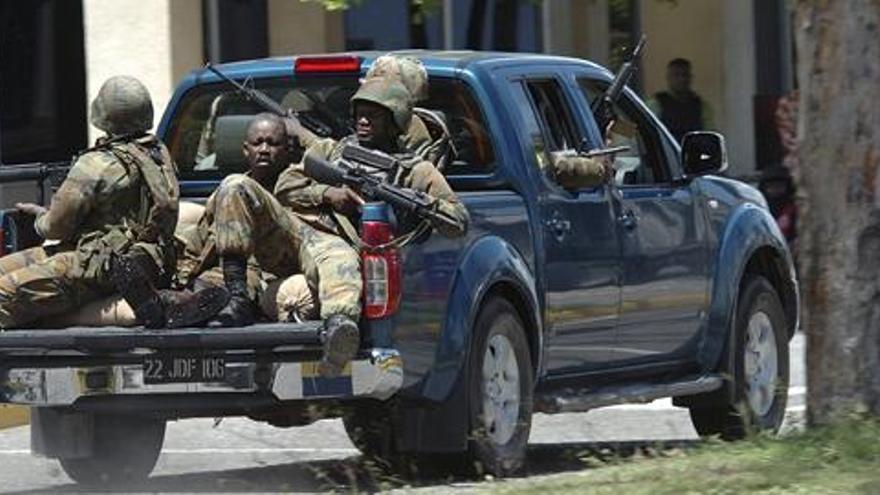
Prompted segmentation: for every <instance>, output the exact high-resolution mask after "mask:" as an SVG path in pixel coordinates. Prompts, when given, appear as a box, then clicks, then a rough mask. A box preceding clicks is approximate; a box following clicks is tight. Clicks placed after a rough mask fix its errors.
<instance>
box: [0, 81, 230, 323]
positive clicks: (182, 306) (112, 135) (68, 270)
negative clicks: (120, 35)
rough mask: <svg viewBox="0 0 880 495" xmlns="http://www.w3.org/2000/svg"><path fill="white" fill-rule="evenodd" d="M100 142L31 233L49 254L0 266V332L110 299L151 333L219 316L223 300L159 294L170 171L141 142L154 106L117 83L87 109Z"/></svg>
mask: <svg viewBox="0 0 880 495" xmlns="http://www.w3.org/2000/svg"><path fill="white" fill-rule="evenodd" d="M91 113H92V115H91V121H92V124H93V125H94V126H95V127H97V128H98V129H101V130H103V131H105V132H106V133H107V135H106V136H104V137H102V138H101V139H99V140H98V144H97V145H96V146H95V147H93V148H90V149H88V150H86V151H85V152H83V153H82V154H80V155H79V157H77V159H76V162H75V163H74V165H73V167H72V168H71V169H70V172H69V174H68V176H67V178H66V179H65V180H64V183H63V184H61V187H60V188H59V189H58V191H57V192H56V193H55V195H54V197H53V198H52V204H51V205H50V207H49V208H45V207H43V206H40V205H36V204H32V203H23V204H19V205H17V207H18V209H19V210H21V211H23V212H25V213H29V214H32V215H35V216H36V221H35V223H34V227H35V230H36V231H37V233H38V234H39V235H41V236H42V237H43V238H45V239H47V240H53V241H57V243H56V244H52V245H46V246H43V247H35V248H31V249H27V250H24V251H21V252H18V253H14V254H10V255H8V256H4V257H3V258H0V330H9V329H14V328H20V327H22V326H26V325H28V324H30V323H32V322H34V321H36V320H38V319H40V318H44V317H51V316H53V315H59V314H62V313H66V312H69V311H70V310H72V309H74V308H77V307H79V306H81V305H82V304H83V303H85V302H88V301H90V300H95V299H99V298H101V297H103V296H105V295H107V294H110V293H113V292H116V293H118V294H121V295H122V297H123V298H125V300H126V301H127V302H128V303H129V305H130V306H131V307H132V308H133V310H134V313H135V315H136V316H137V317H138V319H139V320H140V321H141V323H143V324H144V325H145V326H147V327H150V328H159V327H166V326H168V327H175V326H185V325H189V324H192V323H195V322H198V321H201V320H203V319H205V318H207V316H209V315H210V314H212V313H213V312H215V311H217V309H218V308H217V305H218V304H221V302H222V301H223V300H225V297H224V294H223V293H222V291H217V290H210V291H207V292H200V293H196V294H192V293H188V294H179V293H172V292H170V291H164V292H157V291H156V290H155V289H154V287H155V286H158V287H163V286H164V287H167V286H168V284H169V282H170V279H171V276H172V274H173V272H174V268H175V261H174V260H175V253H174V240H173V232H174V226H175V223H176V221H177V210H178V195H179V191H178V185H177V178H176V176H175V173H176V170H175V167H174V163H173V162H172V160H171V158H170V156H169V155H168V151H167V150H166V148H165V146H164V145H163V144H162V143H161V142H160V141H159V140H158V139H156V137H155V136H153V135H151V134H148V133H147V131H148V130H149V129H150V127H152V125H153V106H152V102H151V100H150V95H149V93H148V92H147V89H146V88H145V87H144V86H143V84H141V83H140V81H138V80H137V79H134V78H132V77H127V76H116V77H113V78H110V79H108V80H107V81H106V82H105V83H104V85H103V86H102V87H101V89H100V91H99V93H98V95H97V97H96V98H95V100H94V101H93V102H92V106H91Z"/></svg>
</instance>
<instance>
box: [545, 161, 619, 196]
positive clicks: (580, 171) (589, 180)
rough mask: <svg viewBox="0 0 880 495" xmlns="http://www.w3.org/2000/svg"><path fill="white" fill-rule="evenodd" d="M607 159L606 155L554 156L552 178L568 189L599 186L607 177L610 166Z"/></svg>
mask: <svg viewBox="0 0 880 495" xmlns="http://www.w3.org/2000/svg"><path fill="white" fill-rule="evenodd" d="M608 160H609V158H607V157H595V158H587V157H583V156H576V155H570V156H554V157H553V160H552V161H553V175H554V180H555V181H556V183H557V184H559V185H560V186H562V187H564V188H565V189H569V190H576V189H583V188H591V187H596V186H599V185H601V184H604V183H605V182H606V181H608V179H609V175H610V172H611V166H610V163H608Z"/></svg>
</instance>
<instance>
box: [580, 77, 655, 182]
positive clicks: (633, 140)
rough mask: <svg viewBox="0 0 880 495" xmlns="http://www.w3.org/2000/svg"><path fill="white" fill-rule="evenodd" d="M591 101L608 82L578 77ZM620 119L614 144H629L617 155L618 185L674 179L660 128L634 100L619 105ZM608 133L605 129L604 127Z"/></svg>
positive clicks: (614, 128)
mask: <svg viewBox="0 0 880 495" xmlns="http://www.w3.org/2000/svg"><path fill="white" fill-rule="evenodd" d="M578 85H579V86H580V88H581V91H582V92H583V94H584V98H586V99H587V101H588V102H593V101H595V99H596V98H598V97H599V96H600V95H601V94H602V93H603V92H604V91H605V88H606V86H607V85H606V84H605V83H600V82H597V81H594V80H590V79H583V78H582V79H578ZM614 110H615V113H616V114H617V120H616V121H615V123H614V125H613V126H612V128H611V130H610V133H609V135H608V136H607V137H608V138H610V141H611V142H610V146H629V150H628V151H625V152H622V153H617V154H616V155H615V156H614V169H615V170H616V173H615V176H614V183H615V185H617V186H631V185H643V184H657V183H663V182H668V181H669V180H670V177H669V172H668V168H667V167H666V165H665V161H664V155H663V151H662V148H661V145H660V141H659V136H658V135H657V131H656V129H655V128H654V127H653V126H651V125H650V123H649V122H648V120H647V119H646V118H645V116H644V115H642V114H641V113H640V112H639V111H638V110H636V109H635V108H634V107H633V106H632V104H631V103H630V102H627V101H626V100H622V101H621V104H618V105H615V108H614ZM602 131H603V132H604V129H602Z"/></svg>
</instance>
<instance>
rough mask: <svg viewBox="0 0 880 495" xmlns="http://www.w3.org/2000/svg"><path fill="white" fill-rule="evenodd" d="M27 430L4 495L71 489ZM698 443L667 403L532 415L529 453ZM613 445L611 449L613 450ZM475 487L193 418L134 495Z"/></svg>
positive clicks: (311, 440)
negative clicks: (37, 453) (151, 494)
mask: <svg viewBox="0 0 880 495" xmlns="http://www.w3.org/2000/svg"><path fill="white" fill-rule="evenodd" d="M803 347H804V346H803V336H802V335H798V336H796V337H795V340H794V341H793V345H792V348H791V372H792V383H791V388H790V390H789V410H788V415H787V417H786V424H785V425H784V428H788V429H790V428H797V427H798V426H799V425H800V424H802V418H803V411H804V391H805V375H804V366H803V358H804V352H803ZM29 434H30V432H29V429H28V428H27V427H19V428H13V429H10V430H6V431H0V492H2V493H9V492H17V493H38V492H39V493H42V492H45V491H49V490H51V491H59V492H76V491H78V487H77V486H76V485H73V484H72V483H71V482H70V480H69V479H68V478H67V476H66V475H65V474H64V472H63V471H61V469H60V467H59V466H58V464H57V463H56V462H55V461H51V460H47V459H38V458H35V457H32V456H31V455H30V453H29V450H28V448H29V447H28V445H29V444H28V442H29ZM696 439H697V436H696V433H695V432H694V430H693V427H692V426H691V424H690V420H689V418H688V414H687V411H686V410H684V409H678V408H674V407H672V404H671V402H670V401H669V400H660V401H655V402H653V403H651V404H647V405H639V406H637V405H624V406H617V407H613V408H606V409H600V410H596V411H591V412H588V413H577V414H560V415H554V416H547V415H543V414H539V415H537V416H536V417H535V420H534V426H533V429H532V436H531V440H530V447H529V460H528V466H529V467H528V471H529V474H530V475H535V474H549V473H554V472H560V471H566V470H573V469H578V468H582V467H583V466H584V463H583V459H584V458H589V457H590V456H600V455H603V454H604V453H607V452H608V451H610V450H612V449H616V452H617V455H628V454H629V453H630V452H633V451H637V450H640V449H650V448H654V447H657V446H658V445H662V444H658V442H669V443H668V444H667V447H669V446H670V445H671V446H677V445H683V446H687V445H688V444H692V443H694V442H695V441H696ZM610 442H613V444H611V443H610ZM450 486H454V487H456V488H459V489H467V488H473V487H474V482H472V481H467V480H448V479H419V480H413V479H409V480H401V479H397V478H393V477H390V476H389V475H387V474H384V473H382V472H381V471H379V470H377V469H375V468H374V467H373V466H370V465H368V464H367V463H366V462H365V461H364V460H363V459H362V458H361V457H360V456H359V455H358V452H357V451H356V450H355V449H354V447H353V446H352V445H351V443H350V442H349V441H348V438H347V437H346V436H345V432H344V431H343V428H342V424H341V423H340V422H339V421H338V420H326V421H319V422H318V423H315V424H313V425H311V426H308V427H303V428H292V429H286V430H285V429H277V428H273V427H271V426H265V425H262V424H258V423H254V422H251V421H248V420H245V419H227V420H225V421H223V422H222V423H220V424H219V425H218V426H216V427H215V426H214V422H213V421H212V420H206V419H195V420H185V421H178V422H174V423H171V424H169V427H168V433H167V434H166V439H165V449H164V450H163V453H162V456H161V458H160V459H159V464H158V466H157V467H156V470H155V471H154V473H153V478H152V479H151V480H150V482H149V484H148V485H146V486H141V487H132V488H133V489H136V490H138V491H144V490H146V491H159V492H167V491H175V492H176V491H180V492H242V491H244V492H253V491H260V492H267V491H268V492H273V491H280V492H290V491H296V492H311V491H323V490H328V489H336V490H342V491H348V490H351V489H353V488H363V489H386V488H389V489H393V488H402V487H405V488H410V487H422V488H423V489H425V490H427V491H435V490H438V489H440V490H446V489H449V488H450Z"/></svg>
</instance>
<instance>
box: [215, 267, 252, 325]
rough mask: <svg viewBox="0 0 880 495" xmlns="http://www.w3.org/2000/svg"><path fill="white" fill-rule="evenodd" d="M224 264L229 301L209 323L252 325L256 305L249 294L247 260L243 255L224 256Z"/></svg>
mask: <svg viewBox="0 0 880 495" xmlns="http://www.w3.org/2000/svg"><path fill="white" fill-rule="evenodd" d="M222 266H223V283H224V284H225V285H226V291H227V292H229V302H228V303H227V304H226V307H224V308H223V309H222V310H221V311H220V312H219V313H217V316H216V317H214V318H213V319H212V320H211V321H210V323H209V324H210V325H211V326H220V327H241V326H247V325H250V324H252V323H253V322H254V305H253V303H252V302H251V298H250V297H249V296H248V289H247V260H246V259H245V258H244V257H243V256H224V257H223V261H222Z"/></svg>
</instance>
